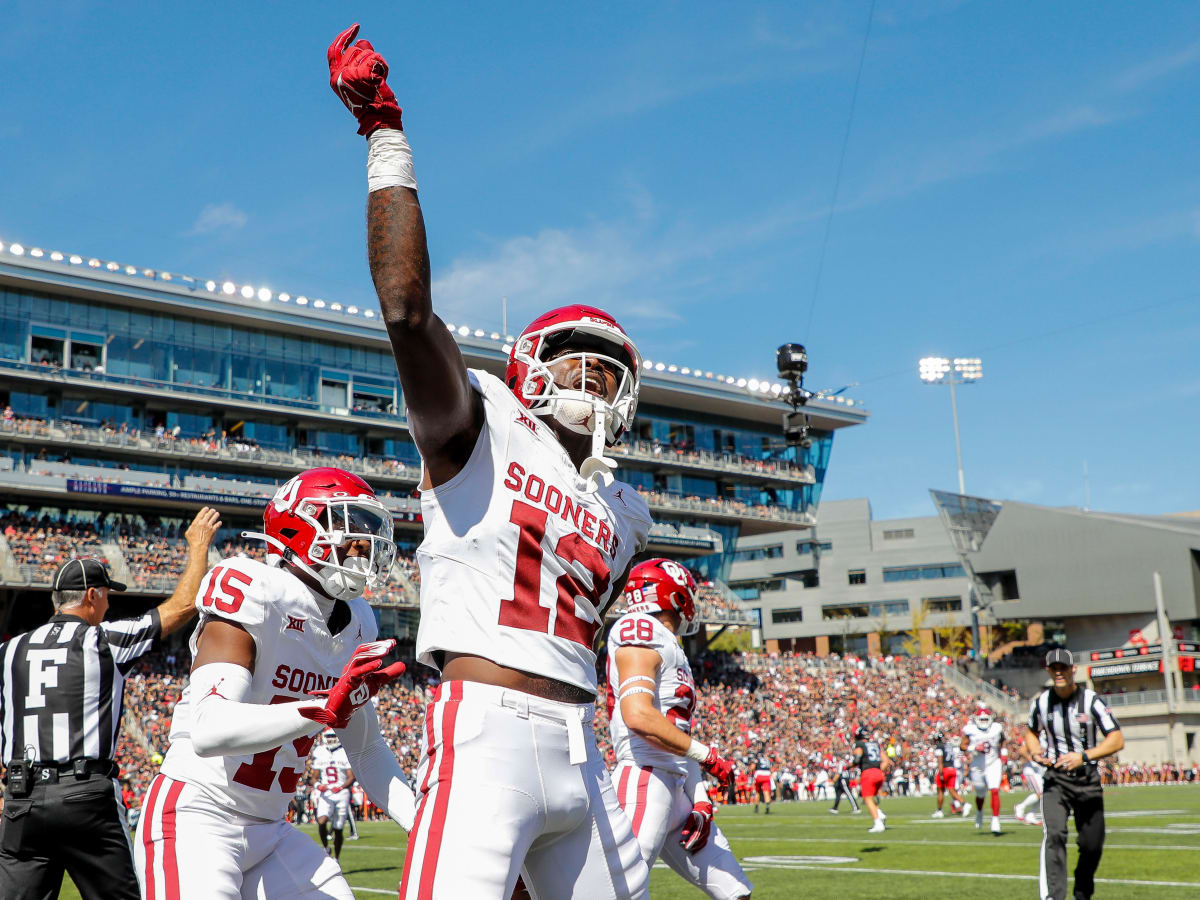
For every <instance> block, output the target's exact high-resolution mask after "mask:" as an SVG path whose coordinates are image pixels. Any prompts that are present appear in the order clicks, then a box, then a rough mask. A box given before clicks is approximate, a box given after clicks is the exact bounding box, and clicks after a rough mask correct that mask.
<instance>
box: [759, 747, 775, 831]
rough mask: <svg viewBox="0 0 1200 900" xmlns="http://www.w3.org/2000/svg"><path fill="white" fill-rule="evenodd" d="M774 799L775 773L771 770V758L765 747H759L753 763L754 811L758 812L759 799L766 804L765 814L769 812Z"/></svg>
mask: <svg viewBox="0 0 1200 900" xmlns="http://www.w3.org/2000/svg"><path fill="white" fill-rule="evenodd" d="M774 799H775V773H774V772H772V771H771V758H770V757H769V756H767V748H766V747H760V748H759V750H758V757H757V759H756V761H755V763H754V812H755V813H756V814H757V813H758V804H759V801H762V803H764V804H765V805H766V815H768V816H769V815H770V814H771V801H772V800H774Z"/></svg>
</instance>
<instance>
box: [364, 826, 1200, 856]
mask: <svg viewBox="0 0 1200 900" xmlns="http://www.w3.org/2000/svg"><path fill="white" fill-rule="evenodd" d="M1031 830H1032V829H1031ZM726 837H729V835H728V834H727V835H726ZM867 839H868V838H867V836H866V830H865V829H864V831H863V835H862V837H861V838H854V837H845V838H807V837H750V836H748V835H735V836H734V837H732V838H731V841H732V843H734V844H737V843H740V842H741V841H778V842H779V843H792V844H796V843H800V844H856V843H861V842H862V841H865V840H867ZM885 840H886V841H887V843H888V845H891V844H902V845H907V846H913V847H987V848H988V849H989V850H991V849H994V848H996V847H1013V848H1020V849H1022V850H1027V849H1029V848H1030V847H1040V846H1041V841H1037V842H1034V843H1030V842H1029V841H999V842H994V841H988V840H986V839H984V837H980V839H979V840H975V841H904V840H895V839H893V838H886V839H885ZM360 849H366V848H360ZM1104 849H1105V850H1200V845H1194V844H1192V845H1189V844H1109V843H1105V845H1104ZM342 852H343V853H344V852H345V849H344V848H343V851H342Z"/></svg>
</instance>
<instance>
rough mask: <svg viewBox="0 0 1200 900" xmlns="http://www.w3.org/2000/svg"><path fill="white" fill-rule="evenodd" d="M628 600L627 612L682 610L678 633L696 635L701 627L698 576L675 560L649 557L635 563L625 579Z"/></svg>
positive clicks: (678, 611) (680, 611)
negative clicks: (693, 575) (697, 589)
mask: <svg viewBox="0 0 1200 900" xmlns="http://www.w3.org/2000/svg"><path fill="white" fill-rule="evenodd" d="M625 600H626V603H627V604H628V606H626V608H625V611H626V612H636V613H657V612H663V611H664V610H671V611H674V612H677V613H679V614H680V620H679V627H678V628H677V629H676V631H675V633H676V634H679V635H689V634H695V633H696V632H697V631H698V630H699V628H700V619H699V618H698V617H697V616H696V579H694V578H693V577H692V573H691V572H689V571H688V570H687V569H685V568H684V567H683V566H681V565H680V564H679V563H677V562H675V560H673V559H661V558H659V559H648V560H646V561H645V562H642V563H638V564H637V565H636V566H634V567H633V571H632V572H630V573H629V580H628V581H627V582H625Z"/></svg>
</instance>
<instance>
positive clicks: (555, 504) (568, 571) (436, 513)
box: [417, 369, 651, 691]
mask: <svg viewBox="0 0 1200 900" xmlns="http://www.w3.org/2000/svg"><path fill="white" fill-rule="evenodd" d="M468 375H469V377H470V380H471V386H472V387H473V388H474V389H475V390H476V391H478V392H479V393H480V395H482V397H483V406H484V415H485V421H484V426H483V428H482V430H481V431H480V435H479V440H478V442H477V443H476V445H475V449H474V451H473V452H472V453H471V458H470V459H469V460H468V461H467V464H466V465H465V466H464V467H463V469H462V471H460V472H459V473H458V474H457V475H455V476H454V477H453V478H451V479H450V480H449V481H447V482H446V483H445V484H442V485H439V486H438V487H436V488H432V489H428V490H422V491H421V513H422V517H423V518H424V520H425V539H424V541H422V543H421V546H420V547H419V548H418V550H417V563H418V565H419V566H420V570H421V624H420V627H419V628H418V631H417V659H418V660H419V661H420V662H422V663H424V664H425V665H428V666H433V667H435V668H438V667H440V663H441V659H442V653H444V652H451V653H470V654H473V655H476V656H482V657H485V658H487V659H490V660H492V661H493V662H496V663H499V664H500V665H502V666H508V667H510V668H514V669H520V670H522V671H525V672H530V673H533V674H535V675H541V676H544V677H546V678H553V679H555V680H557V681H563V682H566V683H568V684H573V685H576V686H578V687H581V688H584V689H585V690H589V691H595V690H596V653H595V649H594V647H595V637H596V632H597V631H598V630H599V628H600V624H601V622H602V621H603V616H604V611H605V610H606V609H607V608H608V606H609V602H610V599H611V598H612V588H613V581H615V580H617V579H619V578H620V577H621V575H623V574H624V572H625V570H626V568H627V567H628V566H629V563H630V561H631V560H632V559H633V557H634V556H635V555H636V554H637V553H639V552H641V551H642V550H643V549H644V548H645V546H646V535H647V532H648V531H649V528H650V524H651V518H650V510H649V508H648V507H647V506H646V502H645V501H644V500H643V499H642V498H641V497H640V496H639V495H638V493H637V491H635V490H634V489H633V488H631V487H630V486H629V485H627V484H624V483H623V482H620V481H614V482H613V483H612V484H609V485H607V486H601V487H600V488H598V489H597V490H594V491H593V490H590V489H589V486H588V484H587V482H586V481H585V480H584V479H583V478H582V477H581V476H580V474H579V470H578V469H577V468H576V467H575V464H574V463H572V462H571V459H570V457H569V456H568V455H567V452H566V450H564V449H563V447H562V445H561V444H560V443H559V442H558V439H557V438H556V437H555V435H554V432H553V431H551V430H550V428H549V427H548V426H547V425H546V423H545V422H544V421H541V420H540V419H539V418H538V417H537V416H534V415H533V414H532V413H530V412H529V410H527V409H526V408H525V407H524V406H523V405H521V403H520V401H518V400H517V398H516V397H515V396H514V395H513V393H512V391H510V390H509V389H508V387H506V386H505V384H504V382H502V381H501V380H500V379H499V378H496V377H495V376H493V375H490V374H488V373H487V372H483V371H480V370H476V369H472V370H470V371H469V373H468Z"/></svg>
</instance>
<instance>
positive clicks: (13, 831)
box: [0, 775, 138, 900]
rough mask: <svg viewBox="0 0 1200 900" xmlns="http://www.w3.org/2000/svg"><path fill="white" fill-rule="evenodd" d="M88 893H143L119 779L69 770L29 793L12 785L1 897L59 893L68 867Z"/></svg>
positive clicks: (1, 835) (2, 840)
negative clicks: (15, 793)
mask: <svg viewBox="0 0 1200 900" xmlns="http://www.w3.org/2000/svg"><path fill="white" fill-rule="evenodd" d="M64 871H66V872H69V873H70V875H71V880H72V881H74V882H75V886H76V887H77V888H79V894H80V896H82V897H83V900H138V882H137V876H136V875H135V874H134V871H133V850H132V847H131V845H130V843H129V833H128V832H127V831H126V830H125V815H124V810H123V806H122V804H121V801H120V796H119V794H118V793H117V788H116V782H115V781H113V780H112V779H111V778H105V777H103V776H101V775H93V776H91V777H90V778H87V779H85V780H82V781H79V780H76V779H75V777H74V776H72V775H67V776H65V777H64V778H63V780H62V781H61V782H59V783H57V784H37V785H35V786H34V788H33V791H32V793H31V794H30V795H29V796H28V797H20V798H18V797H12V796H10V795H9V794H8V792H7V791H6V792H5V795H4V816H3V826H0V897H3V898H4V900H54V898H56V897H58V891H59V888H60V887H61V886H62V880H63V872H64Z"/></svg>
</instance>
